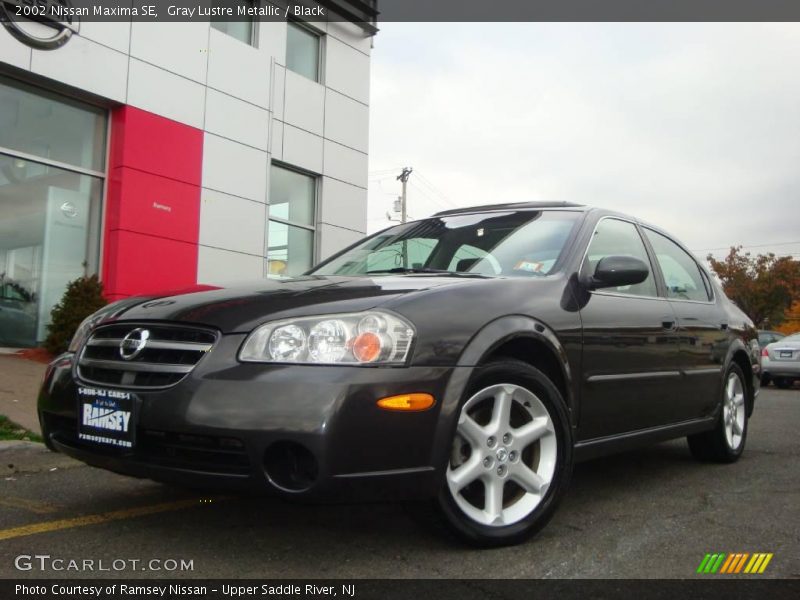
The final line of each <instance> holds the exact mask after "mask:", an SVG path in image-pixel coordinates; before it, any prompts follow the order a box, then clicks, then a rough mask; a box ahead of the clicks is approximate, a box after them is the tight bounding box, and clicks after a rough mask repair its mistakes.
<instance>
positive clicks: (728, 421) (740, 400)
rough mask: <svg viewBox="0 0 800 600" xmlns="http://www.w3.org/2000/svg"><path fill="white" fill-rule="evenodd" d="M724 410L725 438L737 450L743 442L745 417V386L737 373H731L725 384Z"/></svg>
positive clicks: (729, 445) (732, 448)
mask: <svg viewBox="0 0 800 600" xmlns="http://www.w3.org/2000/svg"><path fill="white" fill-rule="evenodd" d="M722 411H723V412H722V418H723V422H724V424H725V440H726V441H727V442H728V447H729V448H730V449H731V450H736V449H737V448H738V447H739V445H740V444H741V443H742V436H743V434H744V419H745V407H744V386H743V385H742V380H741V379H740V378H739V375H737V374H736V373H731V374H730V375H729V376H728V381H727V383H726V384H725V402H724V404H723V406H722Z"/></svg>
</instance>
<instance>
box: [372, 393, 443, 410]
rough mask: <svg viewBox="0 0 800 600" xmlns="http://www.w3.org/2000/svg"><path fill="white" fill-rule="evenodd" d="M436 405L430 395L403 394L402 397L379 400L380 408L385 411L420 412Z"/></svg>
mask: <svg viewBox="0 0 800 600" xmlns="http://www.w3.org/2000/svg"><path fill="white" fill-rule="evenodd" d="M434 404H436V401H435V400H434V399H433V396H431V395H430V394H401V395H400V396H389V397H388V398H381V399H380V400H378V406H379V407H380V408H383V409H385V410H402V411H408V412H411V411H420V410H428V409H429V408H430V407H431V406H433V405H434Z"/></svg>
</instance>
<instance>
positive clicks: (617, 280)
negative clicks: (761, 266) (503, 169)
mask: <svg viewBox="0 0 800 600" xmlns="http://www.w3.org/2000/svg"><path fill="white" fill-rule="evenodd" d="M288 251H289V254H290V256H291V251H292V248H291V243H290V244H289V248H288ZM759 360H760V353H759V347H758V342H757V337H756V331H755V329H754V328H753V324H752V323H751V322H750V320H749V319H748V318H747V317H746V316H745V315H744V314H743V313H742V312H741V311H740V310H739V309H738V308H736V306H735V305H733V304H732V303H731V302H730V301H729V300H728V299H727V298H726V297H725V295H724V294H723V292H722V290H721V289H720V287H719V285H718V284H717V283H715V281H714V279H713V278H712V277H710V276H709V274H708V273H707V272H706V270H705V268H704V267H703V266H702V265H700V264H699V263H698V262H697V261H696V260H695V259H694V258H693V256H692V255H691V253H690V252H688V251H687V250H686V249H685V248H684V247H683V246H682V245H681V244H680V243H678V242H677V241H675V239H674V238H673V237H671V236H670V235H669V234H667V233H665V232H663V231H661V230H660V229H657V228H655V227H653V226H650V225H646V224H644V223H641V222H640V221H638V220H636V219H633V218H630V217H626V216H623V215H619V214H615V213H611V212H608V211H603V210H598V209H589V208H585V207H582V206H578V205H572V204H530V203H528V204H511V205H495V206H485V207H479V208H473V209H463V210H452V211H447V212H443V213H439V214H438V215H435V216H434V217H432V218H429V219H425V220H422V221H417V222H413V223H407V224H402V225H398V226H396V227H391V228H389V229H386V230H384V231H381V232H380V233H377V234H375V235H372V236H370V237H367V238H366V239H364V240H362V241H361V242H359V243H357V244H355V245H353V246H351V247H350V248H348V249H346V250H344V251H343V252H341V253H339V254H337V255H335V256H333V257H332V258H330V259H328V260H327V261H325V262H323V263H322V264H320V265H319V266H318V267H316V268H315V269H312V270H311V271H310V272H308V273H307V274H305V275H303V276H300V277H294V278H288V279H283V280H265V281H257V282H254V283H252V284H250V285H248V286H242V287H236V288H229V289H213V290H208V291H200V292H193V293H187V294H181V295H171V296H166V297H155V298H153V297H151V298H129V299H126V300H123V301H120V302H116V303H114V304H111V305H109V306H107V307H106V308H104V309H102V310H100V311H99V312H97V313H95V314H94V315H92V316H91V317H90V318H88V319H87V320H86V321H85V322H84V323H83V324H82V325H81V326H80V328H79V330H78V331H77V333H76V334H75V337H74V339H73V340H72V344H71V346H70V348H69V352H68V353H66V354H64V355H62V356H60V357H59V358H57V359H56V360H55V361H54V362H53V363H52V364H51V365H50V367H49V369H48V372H47V375H46V378H45V381H44V384H43V387H42V391H41V395H40V399H39V416H40V419H41V424H42V430H43V432H44V436H45V439H46V441H47V444H48V445H49V446H50V447H51V448H53V449H56V450H58V451H61V452H64V453H66V454H69V455H70V456H73V457H76V458H78V459H80V460H82V461H84V462H86V463H88V464H90V465H95V466H98V467H103V468H106V469H110V470H112V471H116V472H119V473H125V474H129V475H135V476H141V477H149V478H152V479H155V480H161V481H166V482H172V483H179V484H184V485H191V486H215V487H217V486H224V487H228V488H244V489H258V490H271V491H273V492H277V493H279V494H281V495H283V496H285V497H290V498H297V499H300V498H309V499H317V500H321V499H329V498H337V499H341V498H349V499H354V500H355V499H365V498H370V499H374V498H375V497H388V498H391V499H398V498H426V497H427V498H433V499H435V502H436V504H437V505H438V508H439V509H440V512H441V515H442V516H443V517H444V520H445V521H446V522H447V523H448V524H449V525H450V527H451V528H452V529H453V530H454V531H455V532H457V533H458V534H460V535H461V536H462V537H464V538H465V539H467V540H469V541H472V542H474V543H477V544H481V545H500V544H509V543H515V542H519V541H521V540H523V539H524V538H526V537H527V536H529V535H530V534H532V533H533V532H535V531H536V530H538V529H539V528H541V527H542V526H543V525H544V524H545V522H546V521H547V520H548V519H549V518H550V516H551V515H552V514H553V511H554V510H555V508H556V505H557V504H558V502H559V500H560V499H561V497H562V496H563V494H564V492H565V490H566V487H567V483H568V480H569V478H570V472H571V470H572V465H573V462H574V461H576V460H579V459H584V458H587V457H592V456H597V455H599V454H602V453H607V452H611V451H618V450H622V449H627V448H629V447H632V446H635V445H638V444H643V443H648V442H655V441H660V440H665V439H670V438H676V437H681V436H687V437H688V440H689V447H690V449H691V452H692V454H693V455H694V456H696V457H697V458H700V459H703V460H712V461H721V462H733V461H735V460H736V459H738V458H739V456H740V455H741V454H742V451H743V449H744V445H745V440H746V438H747V420H748V417H749V416H750V415H751V413H752V411H753V403H754V400H755V397H756V395H757V393H758V387H759V380H760V373H759V369H760V364H759Z"/></svg>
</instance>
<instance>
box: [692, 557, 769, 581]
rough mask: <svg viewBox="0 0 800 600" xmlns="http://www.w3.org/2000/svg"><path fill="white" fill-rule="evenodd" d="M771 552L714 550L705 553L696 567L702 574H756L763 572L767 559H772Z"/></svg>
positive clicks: (767, 562)
mask: <svg viewBox="0 0 800 600" xmlns="http://www.w3.org/2000/svg"><path fill="white" fill-rule="evenodd" d="M772 556H773V554H772V552H754V553H753V554H750V553H748V552H733V553H730V554H726V553H725V552H716V553H714V554H706V555H705V556H704V557H703V560H702V561H700V566H698V567H697V572H698V573H702V574H711V575H713V574H721V575H722V574H725V575H736V574H740V573H746V574H750V575H756V574H761V573H763V572H764V571H765V570H766V568H767V565H768V564H769V561H771V560H772Z"/></svg>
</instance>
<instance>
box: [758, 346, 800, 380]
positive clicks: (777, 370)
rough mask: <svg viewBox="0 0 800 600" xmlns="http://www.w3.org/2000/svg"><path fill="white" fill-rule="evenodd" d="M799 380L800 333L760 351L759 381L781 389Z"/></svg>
mask: <svg viewBox="0 0 800 600" xmlns="http://www.w3.org/2000/svg"><path fill="white" fill-rule="evenodd" d="M798 379H800V333H794V334H792V335H788V336H786V337H784V338H782V339H779V340H778V341H777V342H772V343H771V344H767V346H766V347H764V348H763V349H762V350H761V381H762V384H763V383H769V382H770V381H772V382H773V383H774V384H775V385H776V386H777V387H779V388H781V389H788V388H790V387H792V385H793V384H794V382H795V381H797V380H798Z"/></svg>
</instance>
